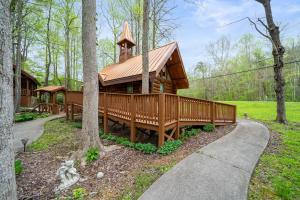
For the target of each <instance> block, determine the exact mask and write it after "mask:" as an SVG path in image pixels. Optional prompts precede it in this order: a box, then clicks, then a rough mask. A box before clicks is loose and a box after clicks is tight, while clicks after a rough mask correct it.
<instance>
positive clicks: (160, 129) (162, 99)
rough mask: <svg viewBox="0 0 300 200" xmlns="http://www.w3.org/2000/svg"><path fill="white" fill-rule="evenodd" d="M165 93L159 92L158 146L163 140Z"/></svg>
mask: <svg viewBox="0 0 300 200" xmlns="http://www.w3.org/2000/svg"><path fill="white" fill-rule="evenodd" d="M165 109H166V106H165V94H164V93H162V94H159V100H158V147H160V146H162V145H163V144H164V142H165Z"/></svg>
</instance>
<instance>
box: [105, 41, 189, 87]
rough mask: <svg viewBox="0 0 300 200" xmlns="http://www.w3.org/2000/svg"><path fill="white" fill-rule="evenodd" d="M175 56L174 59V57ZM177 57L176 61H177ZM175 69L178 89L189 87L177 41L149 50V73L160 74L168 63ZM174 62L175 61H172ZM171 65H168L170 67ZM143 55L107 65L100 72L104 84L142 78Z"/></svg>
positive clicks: (174, 78) (174, 76) (174, 74)
mask: <svg viewBox="0 0 300 200" xmlns="http://www.w3.org/2000/svg"><path fill="white" fill-rule="evenodd" d="M173 57H174V59H173ZM175 59H176V61H175ZM167 62H168V63H169V62H170V63H169V64H170V69H171V68H172V69H173V73H170V74H171V77H172V80H174V81H175V82H176V87H177V88H178V89H182V88H188V86H189V84H188V79H187V76H186V73H185V70H184V66H183V62H182V59H181V55H180V52H179V48H178V45H177V43H176V42H171V43H169V44H166V45H164V46H161V47H159V48H156V49H153V50H151V51H149V74H150V76H151V75H152V77H153V76H154V77H156V76H158V75H159V72H160V71H161V69H162V68H163V67H164V66H165V65H166V64H167ZM172 62H173V63H172ZM168 66H169V65H167V67H168ZM142 71H143V64H142V55H139V56H135V57H132V58H130V59H128V60H126V61H125V62H122V63H117V64H112V65H109V66H107V67H105V68H104V69H103V70H101V72H100V73H99V76H100V77H99V78H100V81H101V83H102V85H104V86H107V85H114V84H118V83H126V82H131V81H136V80H141V79H142Z"/></svg>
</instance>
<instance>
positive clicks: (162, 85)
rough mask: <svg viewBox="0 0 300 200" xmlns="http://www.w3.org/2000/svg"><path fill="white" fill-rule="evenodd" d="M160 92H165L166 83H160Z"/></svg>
mask: <svg viewBox="0 0 300 200" xmlns="http://www.w3.org/2000/svg"><path fill="white" fill-rule="evenodd" d="M159 92H160V93H163V92H164V84H163V83H160V85H159Z"/></svg>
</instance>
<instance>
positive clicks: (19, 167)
mask: <svg viewBox="0 0 300 200" xmlns="http://www.w3.org/2000/svg"><path fill="white" fill-rule="evenodd" d="M22 171H23V164H22V161H21V160H15V173H16V175H19V174H21V173H22Z"/></svg>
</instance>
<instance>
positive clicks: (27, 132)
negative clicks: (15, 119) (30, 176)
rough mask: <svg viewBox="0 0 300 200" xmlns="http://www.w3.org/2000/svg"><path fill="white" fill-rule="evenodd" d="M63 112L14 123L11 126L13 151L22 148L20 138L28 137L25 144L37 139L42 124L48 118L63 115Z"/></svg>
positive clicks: (51, 118) (41, 130) (48, 119)
mask: <svg viewBox="0 0 300 200" xmlns="http://www.w3.org/2000/svg"><path fill="white" fill-rule="evenodd" d="M64 116H65V114H61V115H51V116H49V117H46V118H39V119H35V120H32V121H27V122H20V123H15V124H14V126H13V133H14V139H13V146H14V149H15V151H19V150H21V149H22V148H23V144H22V142H21V139H24V138H28V139H29V141H28V143H27V144H30V143H32V142H33V141H34V140H36V139H38V138H39V137H40V136H41V135H42V134H43V132H44V124H45V123H46V122H48V121H50V120H53V119H57V118H61V117H64Z"/></svg>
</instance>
